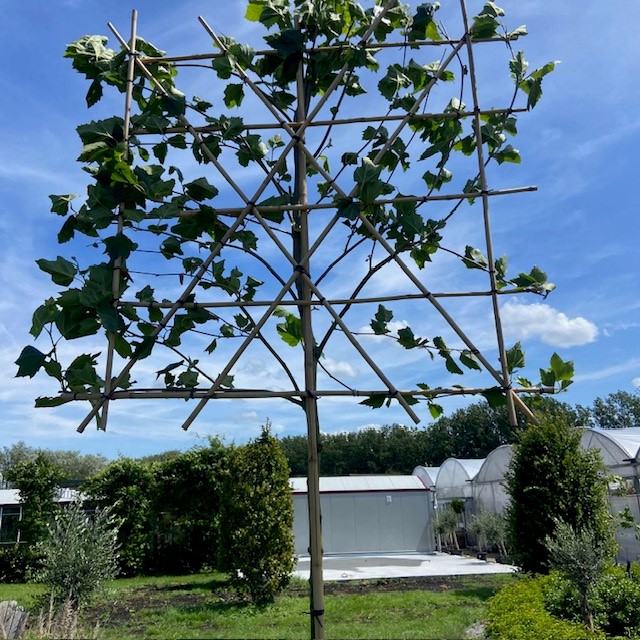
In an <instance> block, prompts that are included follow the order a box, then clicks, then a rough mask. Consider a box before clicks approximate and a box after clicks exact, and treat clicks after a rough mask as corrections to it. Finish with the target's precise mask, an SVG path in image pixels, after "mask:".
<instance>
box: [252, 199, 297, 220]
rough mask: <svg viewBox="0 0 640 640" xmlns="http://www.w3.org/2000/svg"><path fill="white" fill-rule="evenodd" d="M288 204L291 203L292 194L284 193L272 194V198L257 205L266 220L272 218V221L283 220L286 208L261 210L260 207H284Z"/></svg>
mask: <svg viewBox="0 0 640 640" xmlns="http://www.w3.org/2000/svg"><path fill="white" fill-rule="evenodd" d="M288 204H291V196H290V195H288V194H286V193H284V194H282V195H280V196H271V197H270V198H267V199H266V200H263V201H262V202H259V203H258V204H257V205H256V206H257V207H258V210H259V211H260V215H262V217H263V218H264V219H265V220H270V221H271V222H282V221H283V220H284V210H281V211H261V210H260V207H284V206H285V205H288Z"/></svg>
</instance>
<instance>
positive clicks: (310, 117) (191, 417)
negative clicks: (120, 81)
mask: <svg viewBox="0 0 640 640" xmlns="http://www.w3.org/2000/svg"><path fill="white" fill-rule="evenodd" d="M393 2H394V0H388V2H387V3H386V4H385V5H384V6H383V8H382V9H381V10H380V12H379V13H378V14H377V15H376V17H375V18H374V20H373V21H372V23H371V25H370V26H369V28H368V29H367V31H366V33H365V34H364V35H363V37H362V40H361V43H364V42H366V41H367V39H368V38H369V37H370V36H371V34H372V33H373V32H374V30H375V29H376V27H377V26H378V24H379V23H380V21H381V20H382V19H383V18H384V15H385V13H386V12H387V11H388V10H389V8H390V7H391V5H392V4H393ZM201 22H203V20H201ZM205 24H206V23H205ZM203 26H205V25H203ZM205 28H210V27H208V25H207V26H206V27H205ZM348 68H349V64H348V63H346V64H345V65H344V66H343V67H342V69H341V70H340V71H339V72H338V74H337V75H336V77H335V78H334V79H333V82H332V83H331V84H330V85H329V87H327V89H326V90H325V92H324V94H323V95H322V97H321V98H320V100H319V101H318V103H317V104H316V106H315V107H314V109H313V110H312V111H311V113H310V114H308V115H307V118H306V120H305V121H304V122H303V123H302V124H301V125H300V127H299V129H298V130H297V132H296V134H295V137H292V139H291V141H290V142H289V143H288V144H287V145H286V146H285V149H284V150H283V151H282V153H281V155H280V159H279V160H278V161H277V162H276V164H275V165H274V166H273V168H272V170H271V171H272V173H275V171H276V169H277V166H278V164H279V163H280V162H281V161H282V160H283V159H284V158H285V157H286V155H287V154H288V153H289V151H290V150H291V149H292V148H293V147H294V146H295V145H296V144H297V143H298V141H297V139H296V138H298V137H300V136H302V134H303V133H304V131H305V130H306V128H307V127H308V126H309V125H308V123H309V122H310V121H312V120H313V119H314V118H315V117H316V115H317V114H318V113H319V112H320V110H321V109H322V108H323V107H324V105H325V104H326V102H327V101H328V100H329V97H330V96H331V95H332V93H333V92H334V91H335V89H336V88H337V87H338V86H339V84H340V82H341V81H342V79H343V78H344V76H345V74H346V72H347V70H348ZM314 160H315V159H314ZM236 192H237V193H238V194H239V195H240V197H242V198H243V199H245V200H246V196H244V194H243V193H242V191H241V190H240V189H238V188H236ZM260 193H261V192H260ZM260 193H258V194H257V195H256V196H254V198H253V200H252V201H250V202H249V203H248V205H247V206H249V205H251V206H252V208H253V212H254V214H255V215H256V217H257V219H258V221H259V222H261V224H263V226H264V227H265V228H268V225H266V223H265V221H264V220H263V219H262V216H261V215H260V212H259V211H258V209H257V208H256V206H255V201H256V200H257V199H258V198H259V197H260ZM312 253H313V250H310V253H309V255H311V254H312ZM296 274H297V272H296ZM206 403H207V398H203V399H202V400H201V401H200V402H199V403H198V405H197V406H196V407H195V409H194V410H193V411H192V412H191V414H190V415H189V417H188V418H187V421H186V423H185V424H187V428H188V425H190V424H191V423H192V422H193V421H194V420H195V419H196V417H197V416H198V415H199V414H200V412H201V411H202V410H203V409H204V407H205V406H206Z"/></svg>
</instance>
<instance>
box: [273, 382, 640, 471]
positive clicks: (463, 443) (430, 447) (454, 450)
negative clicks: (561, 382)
mask: <svg viewBox="0 0 640 640" xmlns="http://www.w3.org/2000/svg"><path fill="white" fill-rule="evenodd" d="M527 401H528V402H529V403H531V404H532V405H534V406H533V408H534V409H535V410H536V411H537V412H538V413H540V414H542V415H548V414H550V413H551V414H554V415H562V416H564V418H565V419H566V420H567V421H568V422H570V423H571V424H574V425H582V426H587V427H599V428H603V429H613V428H624V427H633V426H640V395H639V394H637V393H635V394H631V393H627V392H626V391H618V392H616V393H612V394H609V395H608V396H606V397H605V398H596V400H595V401H594V403H593V405H591V406H589V407H584V406H581V405H576V406H572V405H569V404H567V403H564V402H559V401H557V400H555V399H553V398H549V397H543V398H529V399H528V400H527ZM520 424H523V425H524V424H525V423H524V420H521V421H520ZM521 431H522V430H521V429H515V430H514V429H513V428H512V427H511V426H510V425H509V419H508V416H507V411H506V408H505V407H491V406H489V404H487V403H486V402H478V403H474V404H471V405H469V406H468V407H465V408H462V409H458V410H457V411H454V412H453V413H452V414H451V415H448V416H443V417H441V418H440V419H439V420H437V421H436V422H435V423H434V424H432V425H429V426H427V427H424V428H417V427H407V426H404V425H399V424H393V425H385V426H383V427H381V428H373V427H372V428H368V429H362V430H361V431H356V432H338V433H331V434H324V435H323V436H322V438H321V446H322V451H321V456H320V472H321V474H322V475H325V476H339V475H349V474H360V473H363V474H367V473H369V474H371V473H379V474H385V473H398V474H409V473H411V472H412V471H413V469H414V468H415V467H416V466H418V465H426V466H434V467H437V466H440V465H441V464H442V463H443V462H444V461H445V460H446V459H447V458H451V457H454V458H484V457H486V456H487V455H488V454H489V453H490V452H491V451H492V450H493V449H495V448H496V447H498V446H500V445H502V444H512V443H514V442H517V441H518V439H519V437H520V433H521ZM281 443H282V446H283V448H284V450H285V453H286V455H287V459H288V460H289V466H290V467H291V473H292V475H294V476H305V475H306V473H307V439H306V436H286V437H284V438H282V440H281Z"/></svg>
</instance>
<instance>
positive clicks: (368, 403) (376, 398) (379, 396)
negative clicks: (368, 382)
mask: <svg viewBox="0 0 640 640" xmlns="http://www.w3.org/2000/svg"><path fill="white" fill-rule="evenodd" d="M386 399H387V394H386V393H374V394H373V395H370V396H369V397H368V398H366V399H365V400H363V401H362V402H360V403H359V404H362V405H364V406H365V407H371V408H372V409H379V408H380V407H382V405H383V404H384V403H385V400H386Z"/></svg>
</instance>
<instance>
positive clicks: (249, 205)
mask: <svg viewBox="0 0 640 640" xmlns="http://www.w3.org/2000/svg"><path fill="white" fill-rule="evenodd" d="M109 28H110V29H111V31H112V32H113V34H114V35H115V36H116V38H117V39H118V40H119V41H120V44H121V45H122V46H123V48H124V49H126V50H128V43H127V42H126V41H125V40H124V38H123V37H122V36H121V35H120V34H119V33H118V31H117V29H116V28H115V27H114V26H113V25H112V24H111V23H109ZM135 60H136V64H137V65H138V67H140V69H141V70H142V72H143V73H144V74H145V76H146V77H147V78H148V79H149V80H150V81H151V82H152V83H153V84H154V85H155V86H156V88H157V89H158V90H159V91H160V92H161V93H162V94H163V95H167V94H166V91H165V89H164V87H162V85H160V84H159V83H158V82H157V80H156V79H155V78H154V77H153V76H152V75H151V74H150V72H149V70H148V69H147V68H146V67H145V66H144V64H143V63H142V62H141V61H140V59H135ZM336 86H337V83H336ZM325 98H326V99H328V96H327V95H326V94H325ZM180 120H181V121H182V122H184V123H185V124H186V125H187V126H188V127H190V124H189V122H188V121H187V119H186V118H184V116H180ZM192 129H193V128H192V127H191V129H190V130H191V131H192ZM193 135H194V138H195V139H196V141H198V142H200V144H202V140H201V139H200V137H199V135H198V134H197V133H196V132H193ZM293 146H295V140H292V141H291V142H290V144H289V145H288V148H287V149H285V151H283V153H282V155H281V156H280V159H279V160H278V161H277V162H276V163H275V164H274V166H273V167H272V169H271V172H270V175H269V176H267V178H265V180H264V181H263V183H262V185H261V186H260V187H259V188H258V191H257V192H256V194H255V196H254V201H255V200H257V199H258V198H259V197H260V195H261V194H262V192H263V191H264V189H266V187H267V185H268V184H269V181H270V179H271V177H273V175H275V173H276V172H277V169H278V166H279V164H280V163H281V162H283V161H284V158H285V157H286V155H287V153H288V152H289V150H290V149H291V148H293ZM203 151H204V152H209V150H208V149H207V148H206V147H203ZM209 153H210V152H209ZM210 159H212V161H216V159H215V157H214V156H213V155H212V154H211V156H210ZM216 164H217V161H216ZM218 166H219V165H218ZM220 169H221V170H222V171H224V170H223V169H222V167H220ZM223 175H225V177H226V179H227V181H228V182H229V184H230V185H231V186H232V187H234V188H235V189H236V190H237V191H238V192H239V193H240V194H241V195H242V191H241V190H240V189H239V187H238V186H237V185H236V184H235V182H234V181H233V180H232V178H231V177H230V176H229V175H228V174H227V173H226V172H224V173H223ZM249 211H253V212H254V214H255V215H258V216H259V213H258V210H257V209H256V208H255V204H254V202H252V201H249V202H248V203H247V207H246V212H244V213H243V214H241V215H240V216H239V217H238V218H237V220H236V221H235V223H234V224H233V225H232V226H231V227H230V228H229V229H228V230H227V232H226V233H225V235H224V236H223V239H222V240H221V241H220V242H219V243H218V244H217V245H216V246H215V247H214V249H213V250H212V252H211V253H210V255H209V257H208V258H207V259H205V261H204V262H203V264H202V265H201V267H200V268H199V269H198V271H197V272H196V274H195V275H194V276H193V278H192V280H191V283H190V284H189V285H188V286H187V288H186V289H185V291H184V292H183V294H182V296H180V300H179V301H178V302H176V303H175V304H174V306H173V307H172V308H171V309H170V310H169V312H168V313H167V314H166V315H165V317H164V318H163V319H162V320H161V321H160V323H159V324H158V326H157V327H156V329H154V331H153V332H152V333H151V335H150V336H149V337H151V338H156V337H157V336H158V334H159V333H160V331H162V329H163V328H164V327H165V326H166V324H167V323H168V322H169V320H170V319H171V318H172V317H173V315H175V313H176V311H177V310H178V309H179V308H180V301H181V300H184V299H186V297H187V296H188V295H189V294H190V293H191V292H192V291H193V289H194V288H195V287H196V285H197V284H198V282H199V281H200V280H201V279H202V277H203V275H204V274H205V273H206V271H207V270H208V268H209V266H210V265H211V263H212V262H213V260H214V259H215V258H216V257H217V256H218V254H219V252H220V251H221V250H222V247H223V246H224V244H225V243H226V242H227V241H228V240H229V239H230V237H231V236H232V235H233V234H234V233H235V231H236V230H237V228H238V227H239V226H240V224H241V223H242V222H243V221H244V218H245V217H246V214H247V213H248V212H249ZM135 362H136V359H134V358H132V359H131V360H129V362H128V363H127V365H126V366H125V367H124V369H123V370H122V371H121V373H120V375H119V376H118V377H117V379H116V380H115V382H114V384H113V387H117V386H118V385H119V384H120V383H121V382H122V381H123V380H124V378H125V376H126V375H127V374H128V373H129V371H130V370H131V369H132V368H133V365H134V364H135ZM105 400H106V398H104V397H103V399H102V400H101V401H100V402H98V403H96V405H95V406H94V407H93V408H92V409H91V411H90V412H89V414H88V415H87V416H86V417H85V419H84V420H83V421H82V422H81V423H80V425H79V426H78V429H77V430H78V432H79V433H82V432H83V431H84V430H85V428H86V426H87V425H88V424H89V422H90V421H91V420H92V419H93V417H94V416H95V415H96V414H97V412H98V411H99V410H100V409H101V408H102V406H103V405H104V402H105ZM201 405H202V407H203V406H204V402H202V403H201ZM198 406H200V405H198ZM202 407H201V408H202ZM201 408H200V410H201ZM196 409H198V407H196ZM198 413H199V411H198ZM196 415H197V414H196ZM190 418H191V420H190V421H189V419H188V424H191V422H192V421H193V419H194V418H195V416H194V415H193V414H192V416H190ZM187 428H188V426H187Z"/></svg>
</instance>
